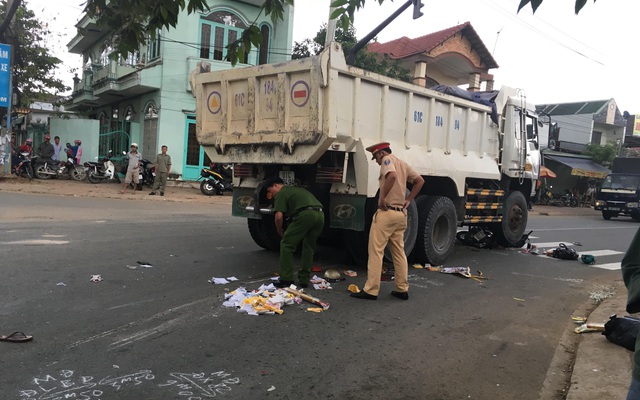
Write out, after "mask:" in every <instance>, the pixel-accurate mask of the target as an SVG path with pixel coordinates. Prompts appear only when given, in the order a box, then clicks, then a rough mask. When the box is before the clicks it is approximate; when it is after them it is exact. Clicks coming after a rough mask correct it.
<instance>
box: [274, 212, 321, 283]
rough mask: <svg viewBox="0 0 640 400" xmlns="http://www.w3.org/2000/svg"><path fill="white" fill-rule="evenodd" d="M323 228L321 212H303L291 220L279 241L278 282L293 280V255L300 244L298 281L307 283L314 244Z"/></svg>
mask: <svg viewBox="0 0 640 400" xmlns="http://www.w3.org/2000/svg"><path fill="white" fill-rule="evenodd" d="M323 226H324V213H323V212H322V211H315V210H304V211H301V212H300V213H299V214H298V215H296V216H295V217H294V218H293V221H292V222H291V223H290V224H289V226H288V227H287V230H286V231H285V232H284V236H283V237H282V240H281V241H280V280H283V281H292V280H293V253H294V252H295V251H296V248H297V247H298V244H300V242H302V258H301V259H300V271H299V272H298V280H299V281H300V283H309V275H310V274H311V263H313V254H314V253H315V251H316V242H317V241H318V237H319V236H320V233H322V228H323Z"/></svg>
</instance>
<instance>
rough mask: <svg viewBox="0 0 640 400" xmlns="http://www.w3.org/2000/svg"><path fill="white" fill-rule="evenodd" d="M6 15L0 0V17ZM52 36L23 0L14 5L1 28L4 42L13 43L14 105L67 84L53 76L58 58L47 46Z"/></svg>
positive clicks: (25, 103) (42, 96)
mask: <svg viewBox="0 0 640 400" xmlns="http://www.w3.org/2000/svg"><path fill="white" fill-rule="evenodd" d="M6 18H7V2H6V1H5V0H3V1H1V2H0V19H2V20H3V21H4V20H6ZM52 38H54V35H53V33H52V32H51V31H50V30H49V28H48V27H47V25H46V24H45V23H43V22H42V21H40V20H39V19H38V18H36V16H35V14H34V12H33V11H31V10H30V9H28V8H27V6H26V5H25V4H20V6H19V7H18V8H17V10H16V13H15V17H14V22H13V23H12V24H11V26H10V27H7V29H6V30H5V31H4V32H3V34H2V37H0V40H2V41H3V42H4V43H12V44H13V49H14V53H13V62H12V64H13V68H12V71H11V72H12V75H13V83H14V89H13V90H14V93H15V94H17V98H18V101H17V103H16V104H15V106H16V107H22V106H25V107H26V106H29V105H30V104H31V103H33V102H34V101H38V100H45V99H48V98H50V97H51V95H55V94H58V93H61V92H66V91H68V90H69V89H70V88H69V87H68V86H66V85H65V84H64V82H63V81H62V80H61V79H59V78H56V77H55V73H56V70H57V68H58V67H59V66H60V65H61V64H62V60H60V59H59V58H57V57H54V56H53V55H51V53H50V51H49V48H50V47H51V45H52V43H51V40H52Z"/></svg>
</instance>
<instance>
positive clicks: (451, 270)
mask: <svg viewBox="0 0 640 400" xmlns="http://www.w3.org/2000/svg"><path fill="white" fill-rule="evenodd" d="M427 269H428V270H429V271H434V272H440V273H443V274H454V275H460V276H463V277H465V278H469V279H473V280H474V281H477V282H482V280H483V279H489V278H487V277H486V276H484V275H483V274H482V272H481V271H478V274H477V275H473V274H472V273H471V268H469V267H431V266H429V267H428V268H427Z"/></svg>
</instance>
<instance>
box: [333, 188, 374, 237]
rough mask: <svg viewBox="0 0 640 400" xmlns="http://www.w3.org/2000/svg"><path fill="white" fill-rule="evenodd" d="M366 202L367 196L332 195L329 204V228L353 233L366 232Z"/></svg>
mask: <svg viewBox="0 0 640 400" xmlns="http://www.w3.org/2000/svg"><path fill="white" fill-rule="evenodd" d="M366 201H367V197H366V196H349V195H336V194H334V195H332V196H331V200H330V204H329V208H330V210H329V212H330V214H329V218H330V224H329V227H330V228H337V229H349V230H353V231H362V230H364V229H365V226H366V221H365V218H366V215H365V214H366V213H365V204H366Z"/></svg>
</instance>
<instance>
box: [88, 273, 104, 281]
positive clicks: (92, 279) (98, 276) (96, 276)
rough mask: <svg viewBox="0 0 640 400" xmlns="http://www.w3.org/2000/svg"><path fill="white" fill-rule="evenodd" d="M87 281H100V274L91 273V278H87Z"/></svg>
mask: <svg viewBox="0 0 640 400" xmlns="http://www.w3.org/2000/svg"><path fill="white" fill-rule="evenodd" d="M89 282H102V276H100V275H91V279H89Z"/></svg>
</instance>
